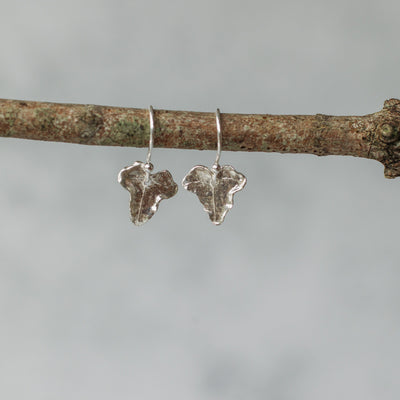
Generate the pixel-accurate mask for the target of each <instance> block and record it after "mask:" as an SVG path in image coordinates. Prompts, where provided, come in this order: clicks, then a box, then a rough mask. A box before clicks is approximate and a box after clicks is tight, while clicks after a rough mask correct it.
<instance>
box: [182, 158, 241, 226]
mask: <svg viewBox="0 0 400 400" xmlns="http://www.w3.org/2000/svg"><path fill="white" fill-rule="evenodd" d="M182 185H183V187H184V188H185V189H187V190H189V191H190V192H193V193H194V194H196V195H197V197H198V198H199V200H200V202H201V204H203V206H204V211H206V212H207V213H208V215H209V217H210V220H211V221H212V222H213V223H214V224H215V225H220V224H221V223H222V222H223V221H224V218H225V215H226V213H227V212H228V211H229V210H230V209H231V208H232V206H233V195H234V194H235V193H236V192H238V191H239V190H242V189H243V188H244V186H245V185H246V177H245V176H244V175H243V174H241V173H239V172H237V171H236V170H235V169H234V168H233V167H231V166H230V165H224V166H222V167H221V166H219V165H216V166H213V167H212V168H211V169H210V168H207V167H205V166H203V165H196V166H195V167H193V168H192V169H191V170H190V171H189V173H188V174H187V175H186V176H185V178H184V179H183V182H182Z"/></svg>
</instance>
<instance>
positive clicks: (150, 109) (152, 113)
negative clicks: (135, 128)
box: [146, 106, 154, 169]
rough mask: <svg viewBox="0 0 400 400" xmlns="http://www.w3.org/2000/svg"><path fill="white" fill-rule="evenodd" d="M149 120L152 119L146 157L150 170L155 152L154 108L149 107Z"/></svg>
mask: <svg viewBox="0 0 400 400" xmlns="http://www.w3.org/2000/svg"><path fill="white" fill-rule="evenodd" d="M149 119H150V138H149V150H148V151H147V157H146V166H147V167H148V168H149V169H152V168H151V167H152V164H151V162H150V160H151V152H152V150H153V144H154V138H153V136H154V110H153V107H152V106H150V107H149Z"/></svg>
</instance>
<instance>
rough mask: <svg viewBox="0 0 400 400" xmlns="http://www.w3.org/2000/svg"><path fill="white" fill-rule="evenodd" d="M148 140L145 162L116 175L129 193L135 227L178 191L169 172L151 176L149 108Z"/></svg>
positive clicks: (152, 116) (145, 220)
mask: <svg viewBox="0 0 400 400" xmlns="http://www.w3.org/2000/svg"><path fill="white" fill-rule="evenodd" d="M149 117H150V139H149V150H148V152H147V157H146V162H145V163H144V162H142V161H136V162H135V163H134V164H133V165H131V166H130V167H125V168H123V169H122V170H121V171H120V173H119V174H118V182H119V183H120V184H121V185H122V186H123V187H124V188H125V189H126V190H128V191H129V193H130V195H131V199H130V211H131V220H132V222H133V223H134V224H135V225H143V224H144V223H146V222H147V221H148V220H149V219H150V218H151V217H152V216H153V215H154V214H155V212H156V211H157V210H158V206H159V204H160V201H161V200H164V199H169V198H170V197H172V196H174V195H175V194H176V192H177V191H178V185H177V184H176V183H175V182H174V180H173V179H172V175H171V174H170V172H169V171H160V172H157V173H155V174H152V173H151V171H152V170H153V164H152V163H151V162H150V160H151V152H152V150H153V133H154V111H153V107H152V106H150V107H149Z"/></svg>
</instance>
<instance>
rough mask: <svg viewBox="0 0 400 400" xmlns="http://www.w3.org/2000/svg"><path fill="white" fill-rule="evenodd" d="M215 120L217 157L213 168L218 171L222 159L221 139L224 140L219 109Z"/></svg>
mask: <svg viewBox="0 0 400 400" xmlns="http://www.w3.org/2000/svg"><path fill="white" fill-rule="evenodd" d="M215 119H216V122H217V157H216V159H215V162H214V165H213V166H212V167H213V168H214V169H218V168H219V159H220V158H221V139H222V133H221V113H220V111H219V108H217V112H216V113H215Z"/></svg>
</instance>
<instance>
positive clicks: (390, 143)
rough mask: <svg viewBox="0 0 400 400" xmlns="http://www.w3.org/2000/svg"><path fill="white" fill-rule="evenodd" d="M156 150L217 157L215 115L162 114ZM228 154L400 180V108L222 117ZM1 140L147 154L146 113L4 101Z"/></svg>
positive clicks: (390, 103)
mask: <svg viewBox="0 0 400 400" xmlns="http://www.w3.org/2000/svg"><path fill="white" fill-rule="evenodd" d="M154 113H155V131H154V146H155V147H164V148H179V149H197V150H213V149H216V146H217V135H216V126H215V114H214V112H210V113H204V112H191V111H166V110H155V111H154ZM221 122H222V149H223V150H230V151H263V152H279V153H307V154H315V155H318V156H325V155H348V156H354V157H363V158H370V159H374V160H377V161H380V162H381V163H382V164H383V165H384V166H385V177H386V178H395V177H397V176H400V100H397V99H390V100H387V101H385V104H384V107H383V109H382V110H381V111H378V112H376V113H373V114H368V115H364V116H330V115H322V114H317V115H269V114H263V115H256V114H221ZM0 136H3V137H12V138H22V139H34V140H48V141H56V142H69V143H79V144H86V145H102V146H132V147H147V145H148V140H149V115H148V110H146V109H136V108H121V107H108V106H97V105H80V104H58V103H45V102H36V101H19V100H1V99H0Z"/></svg>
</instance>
